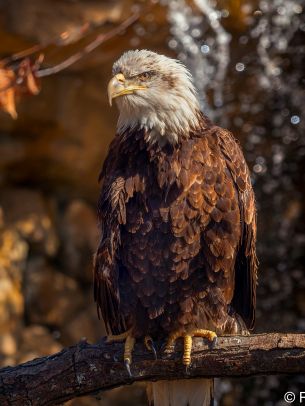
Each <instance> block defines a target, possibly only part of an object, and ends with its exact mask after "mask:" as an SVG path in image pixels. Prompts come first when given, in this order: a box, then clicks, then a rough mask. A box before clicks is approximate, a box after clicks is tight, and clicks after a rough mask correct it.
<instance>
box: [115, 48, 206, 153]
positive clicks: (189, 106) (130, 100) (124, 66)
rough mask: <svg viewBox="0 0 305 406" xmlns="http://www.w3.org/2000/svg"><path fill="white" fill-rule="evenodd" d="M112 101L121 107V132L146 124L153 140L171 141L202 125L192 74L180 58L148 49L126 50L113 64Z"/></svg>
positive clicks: (151, 140) (119, 128)
mask: <svg viewBox="0 0 305 406" xmlns="http://www.w3.org/2000/svg"><path fill="white" fill-rule="evenodd" d="M112 73H113V75H114V76H113V78H112V79H111V80H110V82H109V85H108V97H109V102H110V105H111V104H112V100H113V99H114V98H115V99H116V102H117V105H118V108H119V110H120V117H119V121H118V132H119V133H123V132H124V131H125V130H126V129H128V128H129V129H136V128H144V129H146V130H147V133H148V137H147V140H148V142H150V143H154V142H156V141H157V142H159V144H160V145H161V146H162V145H164V144H166V143H167V142H170V143H172V144H174V143H176V142H177V141H178V140H179V136H181V135H183V136H186V135H187V134H188V133H189V131H190V130H192V129H194V128H196V127H197V126H198V125H199V117H200V115H199V111H200V108H199V102H198V98H197V93H196V90H195V87H194V84H193V82H192V76H191V74H190V72H189V71H188V70H187V69H186V67H185V66H184V65H183V64H182V63H181V62H180V61H178V60H176V59H172V58H168V57H167V56H164V55H159V54H157V53H155V52H152V51H148V50H145V49H144V50H135V51H128V52H125V53H124V54H123V55H122V56H121V57H120V59H118V60H117V61H116V62H115V63H114V65H113V72H112Z"/></svg>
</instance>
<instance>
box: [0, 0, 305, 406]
mask: <svg viewBox="0 0 305 406" xmlns="http://www.w3.org/2000/svg"><path fill="white" fill-rule="evenodd" d="M304 7H305V4H304V2H303V1H296V0H295V1H293V0H268V1H267V0H265V1H260V2H259V1H256V0H248V1H246V0H228V1H224V0H222V1H208V0H194V1H183V0H175V1H173V0H172V1H170V0H168V1H163V2H160V3H159V2H153V3H152V4H151V5H149V2H138V3H137V2H134V1H115V0H113V1H110V0H109V1H101V0H100V1H97V0H96V1H93V0H89V1H88V0H87V1H85V0H83V1H77V0H74V1H73V0H70V1H69V0H61V1H59V0H55V1H54V0H0V55H1V56H2V57H6V56H8V55H11V54H13V53H15V52H19V51H21V50H23V49H26V48H28V47H30V46H32V45H35V44H44V45H48V46H47V47H46V49H45V50H44V53H45V61H44V67H47V66H52V65H55V64H57V63H59V62H60V61H62V60H63V59H65V58H66V57H67V56H69V55H72V54H73V53H75V52H77V51H79V50H80V49H82V47H83V46H84V44H86V43H88V42H90V41H91V40H93V39H94V38H95V36H96V35H97V34H98V33H100V32H108V31H109V30H110V29H112V28H113V27H115V26H117V25H118V24H120V23H121V22H122V21H123V20H125V19H126V18H127V17H128V16H129V15H130V14H131V13H132V12H135V11H139V12H140V20H139V21H138V22H136V23H135V24H134V25H133V26H132V27H130V28H128V29H127V30H126V32H124V34H123V35H117V36H115V37H114V38H112V39H111V40H109V41H107V42H105V43H104V44H102V45H101V46H100V47H99V48H98V49H97V50H96V51H94V52H93V53H91V54H90V55H89V56H87V57H85V58H83V59H82V60H81V61H80V62H78V63H77V64H75V65H73V66H72V67H70V68H69V69H65V70H63V71H62V72H60V73H58V74H56V75H51V76H49V77H46V78H44V79H42V81H41V92H40V94H39V95H37V96H30V95H28V96H27V95H22V96H21V97H19V101H18V103H17V112H18V118H17V119H16V120H13V119H12V118H11V117H10V116H9V115H8V114H7V113H5V112H1V111H0V363H1V365H3V366H4V365H14V364H16V363H20V362H24V361H26V360H29V359H32V358H34V357H38V356H42V355H45V354H50V353H54V352H56V351H58V350H60V349H61V348H62V347H63V346H66V345H70V344H72V343H75V342H77V341H78V340H79V339H80V338H81V337H84V336H85V337H87V338H88V340H89V341H97V340H98V339H99V338H100V337H101V336H102V335H104V328H103V325H102V323H101V322H99V321H98V319H97V316H96V311H95V306H94V303H93V298H92V281H91V279H92V265H91V264H92V255H93V252H94V250H95V247H96V244H97V229H96V215H95V206H96V201H97V196H98V184H97V177H98V173H99V170H100V167H101V164H102V161H103V159H104V157H105V155H106V153H107V146H108V144H109V142H110V140H111V138H112V137H113V135H114V131H115V124H116V117H117V111H116V109H115V108H112V109H110V107H109V106H108V102H107V94H106V87H107V82H108V80H109V79H110V77H111V66H112V64H113V62H114V61H115V60H116V59H117V58H118V57H119V56H120V54H121V53H122V52H123V51H125V50H127V49H130V48H149V49H152V50H155V51H158V52H162V53H165V54H166V55H170V56H175V57H178V58H179V59H181V60H182V61H183V62H185V63H186V64H187V66H188V67H189V68H190V69H191V71H192V73H193V75H194V77H195V81H196V85H197V87H198V89H199V93H200V97H201V99H202V107H203V109H204V110H205V111H206V113H207V114H208V115H209V116H210V117H211V118H212V119H213V120H214V121H215V122H216V123H218V124H220V125H222V126H225V127H227V128H229V129H230V130H231V131H233V132H234V134H235V136H236V137H237V138H238V139H239V140H240V143H241V144H242V147H243V150H244V153H245V155H246V158H247V161H248V164H249V167H250V170H251V173H252V178H253V184H254V188H255V192H256V199H257V205H258V223H259V224H258V254H259V259H260V267H259V286H258V300H257V303H258V304H257V323H256V328H255V332H270V331H280V332H304V330H305V277H304V276H305V275H304V260H305V258H304V256H305V255H304V246H305V234H304V221H305V219H304V192H305V187H304V173H305V168H304V166H305V165H304V163H305V159H304V156H305V134H304V131H305V114H304V106H305V91H304V86H305V77H304V72H305V63H304V59H305V41H304V38H305V17H304V11H303V8H304ZM86 23H89V25H90V27H89V29H88V30H87V32H86V36H85V38H79V27H83V26H84V24H86ZM62 33H67V34H68V38H70V39H71V42H73V43H72V44H70V45H66V46H61V45H60V44H59V43H58V38H60V36H61V35H62ZM75 33H76V34H75ZM69 35H70V36H69ZM73 36H74V37H75V38H74V37H73ZM73 38H74V39H77V38H78V41H73ZM67 42H69V41H67ZM56 43H57V45H56ZM36 56H37V55H36ZM0 68H1V63H0ZM287 390H290V391H295V392H298V391H301V390H302V391H305V378H304V377H302V376H300V377H285V376H284V377H281V378H278V377H259V378H255V379H243V380H236V379H234V380H233V379H232V380H221V382H220V383H218V385H217V394H218V398H219V404H220V405H228V406H229V405H257V404H260V405H284V404H285V402H284V401H283V395H284V393H285V392H286V391H287ZM68 404H69V405H77V406H78V405H79V406H85V405H90V406H95V405H136V404H138V405H144V404H145V397H144V387H143V385H133V386H132V387H128V388H120V389H117V390H113V391H111V392H108V393H105V395H103V398H102V400H101V401H97V400H95V399H94V398H83V399H77V400H74V401H71V402H68Z"/></svg>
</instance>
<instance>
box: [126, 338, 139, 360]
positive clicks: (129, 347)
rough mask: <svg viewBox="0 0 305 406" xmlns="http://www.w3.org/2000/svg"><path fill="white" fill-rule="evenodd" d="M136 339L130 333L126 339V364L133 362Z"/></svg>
mask: <svg viewBox="0 0 305 406" xmlns="http://www.w3.org/2000/svg"><path fill="white" fill-rule="evenodd" d="M135 342H136V339H135V338H134V337H132V336H131V335H128V336H127V338H126V341H125V347H124V362H125V364H126V363H127V364H131V362H132V350H133V347H134V345H135Z"/></svg>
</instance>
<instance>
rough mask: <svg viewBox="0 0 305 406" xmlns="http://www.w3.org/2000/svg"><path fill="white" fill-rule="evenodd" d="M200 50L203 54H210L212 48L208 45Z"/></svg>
mask: <svg viewBox="0 0 305 406" xmlns="http://www.w3.org/2000/svg"><path fill="white" fill-rule="evenodd" d="M200 49H201V52H202V53H203V54H208V53H209V52H210V47H209V46H208V45H202V46H201V48H200Z"/></svg>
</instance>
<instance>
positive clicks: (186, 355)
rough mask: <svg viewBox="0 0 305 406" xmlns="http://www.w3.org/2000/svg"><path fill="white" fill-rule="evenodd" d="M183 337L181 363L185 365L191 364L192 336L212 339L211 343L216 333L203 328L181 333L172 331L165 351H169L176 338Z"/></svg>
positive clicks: (214, 339) (214, 340)
mask: <svg viewBox="0 0 305 406" xmlns="http://www.w3.org/2000/svg"><path fill="white" fill-rule="evenodd" d="M180 337H181V338H183V340H184V342H183V358H182V362H183V365H185V366H186V367H188V366H190V364H191V353H192V343H193V337H203V338H206V339H208V340H209V341H212V342H213V343H215V342H216V338H217V335H216V333H214V331H210V330H205V329H193V330H190V331H188V332H187V333H182V332H181V331H176V332H175V333H172V334H171V335H170V336H169V338H168V341H167V344H166V347H165V351H170V349H171V347H172V346H173V345H174V344H175V341H176V340H177V338H180Z"/></svg>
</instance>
